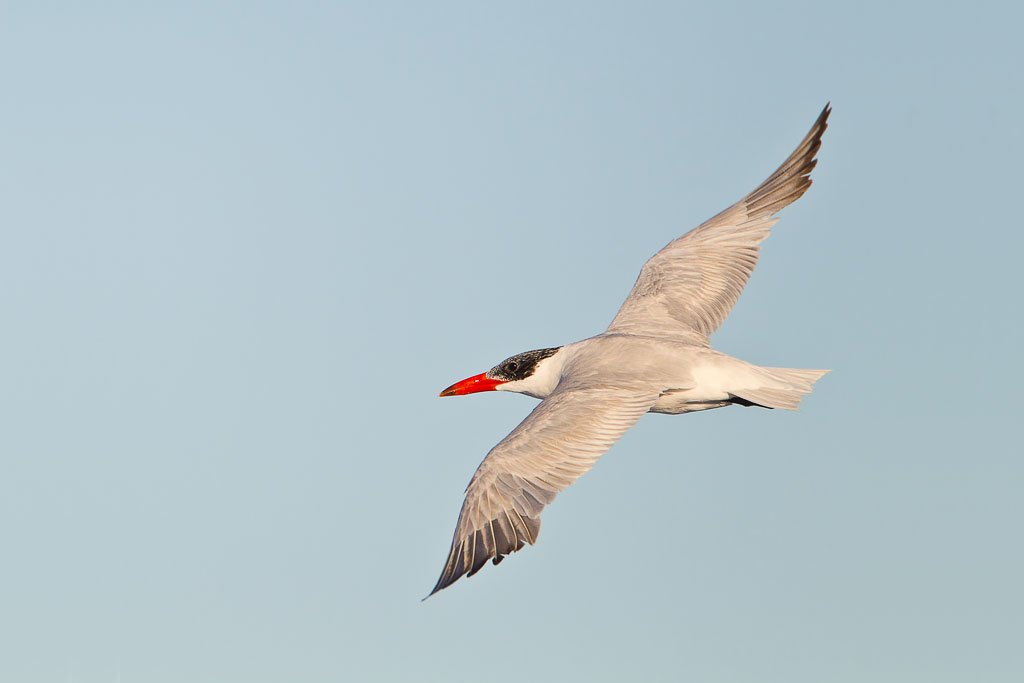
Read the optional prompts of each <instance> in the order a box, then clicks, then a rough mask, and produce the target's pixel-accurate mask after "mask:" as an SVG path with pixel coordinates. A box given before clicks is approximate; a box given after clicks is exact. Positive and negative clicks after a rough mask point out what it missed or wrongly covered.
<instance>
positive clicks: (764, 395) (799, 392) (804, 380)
mask: <svg viewBox="0 0 1024 683" xmlns="http://www.w3.org/2000/svg"><path fill="white" fill-rule="evenodd" d="M758 369H760V370H762V371H763V372H764V376H763V379H764V384H763V385H762V386H759V387H757V388H754V389H743V390H742V391H736V392H733V393H734V394H735V395H736V396H738V397H739V398H741V399H743V400H745V401H750V402H751V403H754V404H756V405H759V406H763V407H765V408H781V409H783V410H796V409H797V406H799V405H800V401H801V400H802V399H803V397H804V396H806V395H807V394H809V393H811V392H812V391H814V383H815V382H817V381H818V380H819V379H821V377H822V375H824V374H825V373H827V372H831V371H830V370H795V369H793V368H763V367H762V368H758Z"/></svg>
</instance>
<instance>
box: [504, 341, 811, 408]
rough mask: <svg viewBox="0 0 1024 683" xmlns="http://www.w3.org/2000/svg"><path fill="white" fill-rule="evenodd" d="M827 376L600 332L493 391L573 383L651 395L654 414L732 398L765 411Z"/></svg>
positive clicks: (541, 390)
mask: <svg viewBox="0 0 1024 683" xmlns="http://www.w3.org/2000/svg"><path fill="white" fill-rule="evenodd" d="M826 372H827V370H791V369H788V368H764V367H760V366H757V365H752V364H750V363H747V362H746V361H742V360H740V359H738V358H733V357H732V356H728V355H726V354H724V353H720V352H718V351H715V350H713V349H710V348H704V347H700V346H695V345H693V344H689V343H684V342H678V341H674V340H672V339H663V338H657V337H642V336H636V335H629V334H615V333H610V334H609V333H605V334H600V335H598V336H596V337H591V338H589V339H584V340H583V341H578V342H576V343H574V344H568V345H566V346H563V347H562V348H561V349H559V350H558V352H557V353H556V354H555V355H553V356H551V357H550V358H546V359H544V360H542V361H540V363H539V364H538V366H537V370H536V371H535V372H534V374H532V375H530V376H529V377H527V378H526V379H524V380H519V381H515V382H508V383H506V384H502V385H499V386H498V387H496V390H497V391H514V392H517V393H520V394H526V395H527V396H532V397H534V398H540V399H544V398H547V397H548V396H550V395H551V393H552V392H553V391H554V390H555V388H556V387H557V386H558V385H559V383H560V382H563V381H566V380H571V381H572V382H573V383H576V384H582V385H586V384H590V385H596V384H605V385H608V386H617V387H623V388H635V389H639V390H641V391H650V392H652V393H656V394H657V398H656V399H655V401H654V403H653V404H652V405H651V407H650V408H649V409H648V411H649V412H652V413H668V414H672V415H677V414H681V413H691V412H695V411H698V410H708V409H711V408H721V407H724V406H727V405H730V403H731V402H734V400H735V399H737V398H738V399H742V400H744V401H749V402H750V403H754V404H757V405H761V406H764V407H765V408H784V409H789V410H795V409H796V407H797V405H798V404H799V402H800V397H801V396H802V395H804V394H806V393H809V392H810V391H811V386H812V385H813V382H814V380H816V379H818V377H820V376H821V375H823V374H825V373H826Z"/></svg>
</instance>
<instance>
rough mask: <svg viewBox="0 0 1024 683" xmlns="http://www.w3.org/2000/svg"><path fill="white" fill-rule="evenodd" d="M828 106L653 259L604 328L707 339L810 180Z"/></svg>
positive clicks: (719, 323) (722, 318) (730, 305)
mask: <svg viewBox="0 0 1024 683" xmlns="http://www.w3.org/2000/svg"><path fill="white" fill-rule="evenodd" d="M831 111H832V109H831V107H830V106H828V105H826V106H825V108H824V109H823V110H822V112H821V114H820V115H819V116H818V120H817V121H815V122H814V125H813V126H811V130H810V131H809V132H808V133H807V136H806V137H805V138H804V139H803V141H802V142H801V143H800V145H799V146H798V147H797V148H796V151H794V152H793V153H792V154H791V155H790V156H789V158H788V159H786V160H785V161H784V162H783V163H782V165H781V166H779V168H778V169H777V170H776V171H775V173H772V174H771V175H770V176H769V177H768V179H767V180H765V181H764V182H763V183H761V184H760V185H759V186H758V187H757V189H756V190H754V191H753V192H751V193H750V194H748V195H747V196H746V197H744V198H743V199H741V200H740V201H738V202H736V203H735V204H733V205H732V206H730V207H729V208H728V209H726V210H725V211H723V212H722V213H720V214H718V215H717V216H715V217H714V218H712V219H710V220H708V221H706V222H704V223H703V224H701V225H699V226H698V227H696V228H694V229H693V230H691V231H690V232H688V233H686V234H685V235H683V236H682V237H680V238H679V239H677V240H674V241H672V242H670V243H669V244H668V246H666V247H665V248H664V249H662V250H661V251H659V252H658V253H657V254H655V255H654V256H652V257H651V259H650V260H649V261H648V262H647V263H646V264H644V267H643V269H642V270H641V271H640V276H639V277H638V278H637V281H636V284H635V285H633V290H632V291H631V292H630V293H629V296H628V297H627V298H626V301H625V302H624V303H623V304H622V308H620V309H619V312H618V314H617V315H616V316H615V319H614V320H612V323H611V325H609V326H608V332H625V333H629V334H644V335H653V336H672V337H684V338H688V339H689V340H691V341H693V342H694V343H696V344H701V345H707V344H708V337H710V335H711V333H712V332H714V331H715V330H717V329H718V327H719V326H720V325H721V324H722V323H723V322H724V321H725V318H726V316H728V315H729V311H731V310H732V307H733V305H735V303H736V300H737V299H739V296H740V293H741V292H742V291H743V287H744V286H745V285H746V284H747V280H749V279H750V274H751V273H753V272H754V267H755V266H756V265H757V257H758V251H759V250H760V248H759V247H758V245H759V244H760V243H761V242H762V241H763V240H764V239H765V238H766V237H768V234H769V232H770V231H771V227H772V226H773V225H775V222H776V221H777V220H778V219H777V218H774V216H775V214H776V213H778V212H779V211H781V210H782V209H783V208H784V207H786V206H788V205H790V204H792V203H793V202H794V201H796V200H797V199H799V198H800V196H801V195H803V193H804V192H806V191H807V188H809V187H810V186H811V179H810V177H809V175H810V173H811V170H812V169H813V168H814V166H815V164H817V159H815V158H814V155H815V154H817V152H818V149H819V148H820V147H821V135H822V133H824V132H825V129H826V128H827V127H828V124H827V123H826V122H827V120H828V115H829V113H831Z"/></svg>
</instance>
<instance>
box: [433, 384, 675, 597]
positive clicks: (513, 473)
mask: <svg viewBox="0 0 1024 683" xmlns="http://www.w3.org/2000/svg"><path fill="white" fill-rule="evenodd" d="M656 399H657V392H654V393H652V392H649V391H637V390H626V389H616V388H612V387H589V388H567V387H561V386H560V387H558V388H556V389H555V391H554V392H553V393H552V394H551V395H550V396H548V397H547V398H546V399H544V400H543V401H541V403H540V405H538V406H537V407H536V408H534V410H533V412H532V413H530V414H529V415H528V416H527V417H526V419H525V420H523V421H522V422H521V423H520V424H519V426H518V427H516V428H515V429H513V430H512V432H511V433H510V434H509V435H508V436H506V437H505V438H504V439H502V440H501V442H500V443H499V444H498V445H497V446H495V447H494V448H492V449H491V451H490V453H488V454H487V457H486V458H484V460H483V462H482V463H480V467H479V468H477V471H476V474H474V475H473V479H472V481H470V482H469V486H468V487H467V488H466V500H465V502H464V503H463V504H462V512H461V513H460V514H459V522H458V524H457V525H456V527H455V537H454V538H453V539H452V547H451V550H450V551H449V553H448V561H447V562H446V563H445V566H444V571H442V572H441V578H439V579H438V580H437V585H436V586H434V590H432V591H431V592H430V595H433V594H434V593H436V592H437V591H439V590H441V589H442V588H446V587H447V586H450V585H451V584H452V583H454V582H455V581H457V580H458V579H459V578H461V577H462V576H464V575H465V576H472V575H473V574H475V573H476V572H478V571H479V570H480V568H481V567H483V565H484V563H485V562H487V560H488V559H491V560H492V561H493V562H494V564H498V563H499V562H501V560H502V559H503V558H504V557H505V555H507V554H509V553H511V552H515V551H516V550H519V549H520V548H522V547H523V545H524V544H526V543H530V544H531V545H532V544H533V543H534V542H535V541H536V540H537V534H538V533H539V532H540V513H541V511H542V510H543V509H544V506H545V505H547V504H548V503H550V502H551V501H553V500H554V499H555V496H556V495H557V494H558V492H559V491H561V490H562V489H564V488H566V487H567V486H569V484H571V483H573V482H574V481H576V479H578V478H579V477H580V476H581V475H582V474H583V473H584V472H586V471H587V470H589V469H590V468H591V467H593V465H594V463H595V462H596V461H597V459H598V458H599V457H601V455H602V454H604V452H605V451H607V450H608V449H609V448H610V447H611V445H612V444H613V443H615V442H616V441H618V440H619V438H620V437H621V436H622V435H623V434H625V433H626V432H627V431H628V430H629V428H630V427H632V426H633V425H634V424H636V422H637V420H639V419H640V417H641V416H642V415H643V414H644V413H646V412H647V409H648V408H650V407H651V406H652V405H653V404H654V401H655V400H656ZM428 597H429V596H428Z"/></svg>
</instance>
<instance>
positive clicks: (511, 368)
mask: <svg viewBox="0 0 1024 683" xmlns="http://www.w3.org/2000/svg"><path fill="white" fill-rule="evenodd" d="M505 368H506V369H507V370H508V371H509V372H515V371H516V370H518V369H519V363H517V362H515V361H512V362H511V363H509V364H508V365H506V366H505Z"/></svg>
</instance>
